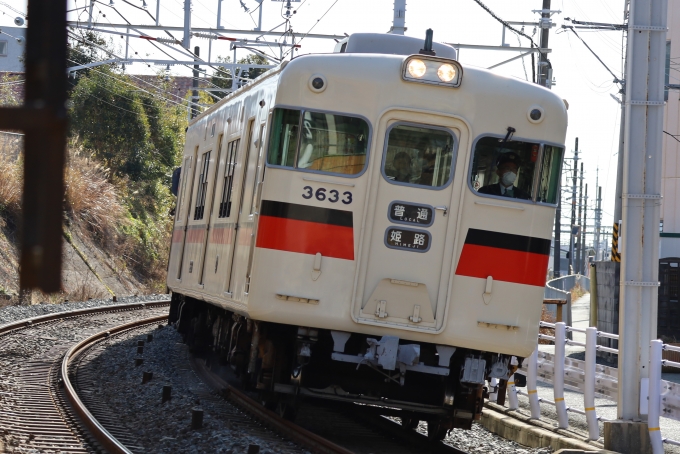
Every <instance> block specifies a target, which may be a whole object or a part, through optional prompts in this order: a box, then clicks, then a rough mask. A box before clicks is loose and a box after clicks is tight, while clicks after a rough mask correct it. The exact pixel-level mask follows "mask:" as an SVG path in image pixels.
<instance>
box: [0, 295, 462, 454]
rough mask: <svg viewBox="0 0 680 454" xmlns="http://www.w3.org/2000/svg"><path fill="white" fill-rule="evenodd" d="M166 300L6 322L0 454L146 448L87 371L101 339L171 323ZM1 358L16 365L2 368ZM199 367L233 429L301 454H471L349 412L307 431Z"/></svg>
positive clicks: (325, 414) (330, 415) (320, 415)
mask: <svg viewBox="0 0 680 454" xmlns="http://www.w3.org/2000/svg"><path fill="white" fill-rule="evenodd" d="M167 304H168V302H167V301H161V302H150V303H142V304H140V303H136V304H128V305H118V306H106V307H100V308H94V309H85V310H79V311H71V312H62V313H56V314H50V315H47V316H42V317H36V318H33V319H29V320H22V321H20V322H16V323H13V324H10V325H4V326H0V370H2V372H0V452H4V451H7V452H27V451H35V452H60V453H90V452H110V453H116V454H119V453H125V454H128V453H132V452H133V451H135V452H138V451H141V450H143V448H141V446H140V445H141V443H138V440H136V439H135V438H134V436H132V435H131V434H130V433H129V431H128V429H127V428H126V427H125V425H124V424H123V423H121V422H120V421H118V419H117V417H116V415H115V414H114V415H112V411H111V410H110V409H109V408H107V407H106V406H104V405H102V403H101V402H99V401H98V400H97V397H96V396H95V394H96V390H95V389H94V388H93V385H94V384H95V383H96V382H97V381H98V379H97V377H96V372H93V371H92V370H89V369H88V368H87V367H80V366H81V365H83V364H85V365H86V364H87V363H88V362H89V361H90V359H91V358H92V357H96V356H97V355H98V354H99V353H101V351H102V350H103V349H104V348H106V345H107V342H102V341H105V340H110V339H111V338H113V337H116V338H119V339H120V338H121V337H129V335H130V334H131V335H133V336H134V335H135V334H136V333H137V332H138V330H140V329H144V328H145V327H147V326H148V325H150V324H158V323H159V322H162V321H164V320H165V319H167V313H161V312H160V311H158V310H157V309H159V308H162V307H163V306H167ZM150 315H153V316H151V317H149V316H150ZM65 333H66V334H65ZM3 361H4V362H5V363H6V365H7V366H8V367H4V368H2V366H3ZM193 366H194V370H196V372H198V374H199V376H200V377H201V378H202V379H203V380H204V381H205V382H206V384H208V385H209V386H210V387H211V388H212V389H213V390H214V391H217V393H215V397H217V396H218V395H221V396H223V397H226V398H227V400H228V401H229V402H230V403H231V404H233V405H234V407H235V408H238V410H235V409H234V410H229V412H230V420H232V421H233V422H234V427H236V426H238V427H242V428H243V429H245V430H248V431H250V430H254V431H255V432H261V431H263V430H264V431H267V430H273V431H274V432H277V433H278V434H280V435H281V436H283V437H284V438H285V439H287V440H290V441H293V442H295V444H297V445H298V446H300V447H301V448H303V449H300V451H302V450H305V449H306V450H309V451H311V452H317V453H325V454H331V453H332V454H349V453H352V452H358V453H363V452H372V453H388V452H389V453H404V454H408V453H412V452H443V453H447V454H461V453H463V451H460V450H458V449H456V448H453V447H451V446H448V445H445V444H442V443H438V444H436V445H433V444H430V443H428V441H427V437H425V436H423V435H421V434H418V433H417V432H415V431H412V430H407V431H405V430H403V429H402V428H401V426H400V425H398V424H395V423H393V422H391V421H389V420H386V419H384V418H377V419H376V418H373V419H372V420H371V419H370V418H369V419H367V418H360V419H357V418H355V417H354V411H352V409H349V410H348V409H347V408H344V409H337V408H332V409H329V408H328V407H323V406H316V405H314V404H312V405H310V406H309V407H308V408H307V407H306V408H305V413H306V414H307V416H309V415H311V418H312V419H313V420H317V421H324V422H323V424H321V425H318V424H317V425H316V426H314V425H312V426H309V425H307V426H308V429H310V430H308V429H306V428H303V427H301V426H300V425H297V424H293V423H291V422H290V421H287V420H285V419H283V418H281V417H279V416H278V415H277V414H275V413H274V412H271V411H269V410H266V409H265V408H264V407H262V406H261V405H260V404H259V403H258V402H256V401H255V400H253V399H252V398H251V397H249V396H248V395H246V394H244V393H242V392H240V391H238V390H236V389H234V388H232V387H231V386H229V385H228V384H226V383H225V382H223V381H222V380H221V379H220V378H218V377H217V376H216V375H214V374H212V373H211V372H210V371H209V370H208V369H207V368H206V367H205V365H204V364H203V362H202V361H201V360H198V361H193ZM237 413H238V415H237ZM253 420H255V421H257V423H255V424H253ZM303 425H306V424H303ZM262 426H265V427H266V428H267V429H265V427H262ZM350 439H351V442H349V443H348V441H349V440H350ZM3 443H4V446H3ZM288 446H289V447H290V448H292V446H291V445H288ZM293 451H297V449H295V448H293Z"/></svg>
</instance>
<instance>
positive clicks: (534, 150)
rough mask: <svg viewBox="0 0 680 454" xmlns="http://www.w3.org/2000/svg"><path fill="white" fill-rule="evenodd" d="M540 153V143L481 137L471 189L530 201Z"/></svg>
mask: <svg viewBox="0 0 680 454" xmlns="http://www.w3.org/2000/svg"><path fill="white" fill-rule="evenodd" d="M540 151H541V146H540V144H537V143H532V142H522V141H518V140H513V141H509V142H504V141H503V139H499V138H498V137H482V138H481V139H479V140H478V141H477V145H476V146H475V150H474V159H473V161H472V174H471V176H470V184H471V185H472V188H473V189H474V190H475V191H477V192H478V193H479V194H486V195H492V196H498V197H508V198H513V199H521V200H531V199H532V194H533V190H532V189H533V183H534V173H535V171H536V163H537V162H538V159H539V156H540ZM559 161H560V162H561V159H560V160H559Z"/></svg>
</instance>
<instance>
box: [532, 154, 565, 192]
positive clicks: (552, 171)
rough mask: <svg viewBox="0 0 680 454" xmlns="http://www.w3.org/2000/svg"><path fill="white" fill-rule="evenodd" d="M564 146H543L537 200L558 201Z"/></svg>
mask: <svg viewBox="0 0 680 454" xmlns="http://www.w3.org/2000/svg"><path fill="white" fill-rule="evenodd" d="M563 154H564V148H561V147H555V146H552V145H544V146H543V159H542V162H541V179H540V180H539V183H538V196H537V197H536V201H537V202H543V203H557V197H558V193H559V190H560V170H561V169H562V156H563Z"/></svg>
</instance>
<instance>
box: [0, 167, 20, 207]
mask: <svg viewBox="0 0 680 454" xmlns="http://www.w3.org/2000/svg"><path fill="white" fill-rule="evenodd" d="M21 172H22V170H21V163H20V162H19V161H17V160H16V159H14V158H12V157H9V156H6V155H0V175H2V177H0V214H3V215H9V216H12V217H14V218H15V219H16V218H17V217H18V215H19V213H20V212H21V185H22V177H21Z"/></svg>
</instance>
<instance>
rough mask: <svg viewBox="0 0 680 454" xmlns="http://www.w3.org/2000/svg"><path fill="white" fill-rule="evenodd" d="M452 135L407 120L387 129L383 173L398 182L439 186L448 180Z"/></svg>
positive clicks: (449, 177)
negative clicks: (410, 123)
mask: <svg viewBox="0 0 680 454" xmlns="http://www.w3.org/2000/svg"><path fill="white" fill-rule="evenodd" d="M453 145H454V142H453V135H452V134H451V133H450V132H449V131H447V130H444V129H439V128H436V129H435V128H432V127H422V126H414V125H407V124H397V125H395V126H392V127H391V128H390V129H389V131H388V133H387V146H386V147H385V156H384V158H383V167H382V171H383V176H384V177H385V178H386V179H387V180H388V181H390V182H393V183H397V184H405V185H413V186H421V187H426V188H440V187H443V186H446V185H447V184H448V183H449V181H450V180H451V165H452V162H453Z"/></svg>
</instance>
